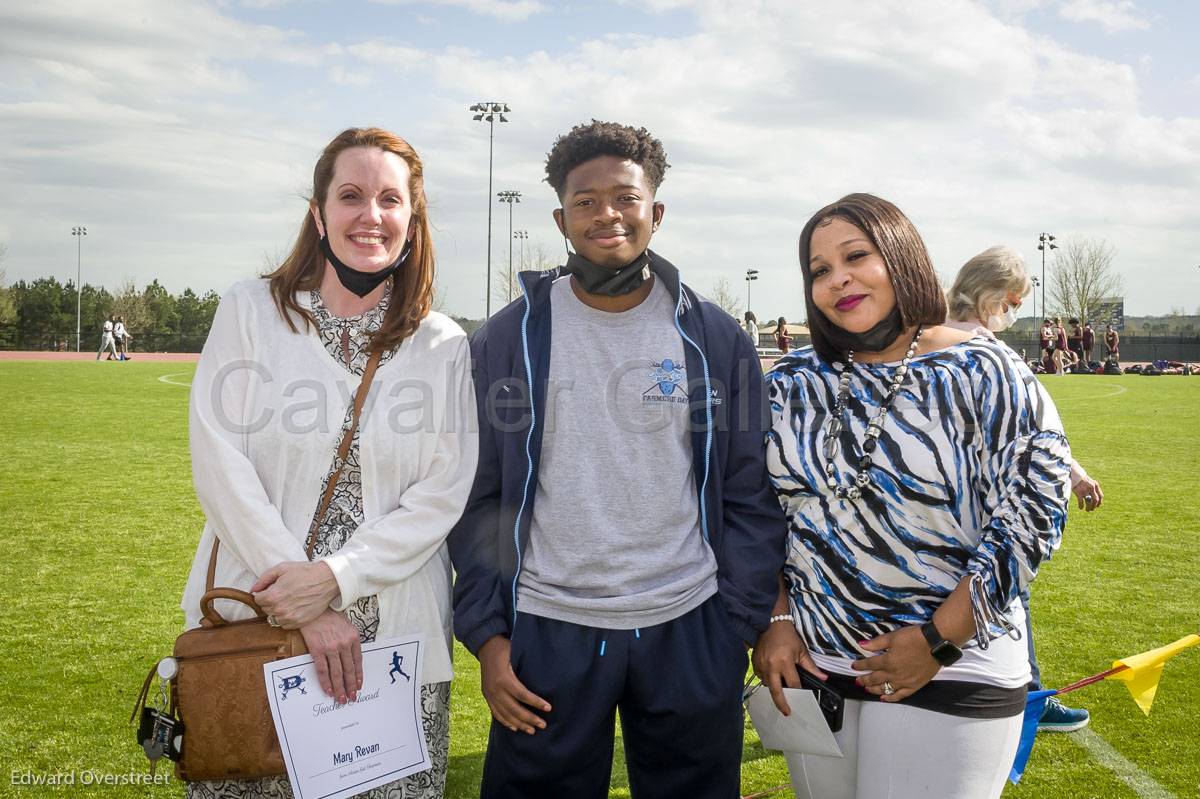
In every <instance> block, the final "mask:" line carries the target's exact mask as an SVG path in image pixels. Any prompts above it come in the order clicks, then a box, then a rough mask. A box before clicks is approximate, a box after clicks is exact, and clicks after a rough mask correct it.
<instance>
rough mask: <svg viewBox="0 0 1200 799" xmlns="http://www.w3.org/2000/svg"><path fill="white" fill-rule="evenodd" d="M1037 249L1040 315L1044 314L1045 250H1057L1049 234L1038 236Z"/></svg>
mask: <svg viewBox="0 0 1200 799" xmlns="http://www.w3.org/2000/svg"><path fill="white" fill-rule="evenodd" d="M1038 249H1039V250H1041V251H1042V314H1043V315H1045V314H1046V250H1048V249H1049V250H1057V249H1058V245H1057V244H1055V243H1054V237H1053V236H1051V235H1050V234H1049V233H1043V234H1041V235H1040V236H1038Z"/></svg>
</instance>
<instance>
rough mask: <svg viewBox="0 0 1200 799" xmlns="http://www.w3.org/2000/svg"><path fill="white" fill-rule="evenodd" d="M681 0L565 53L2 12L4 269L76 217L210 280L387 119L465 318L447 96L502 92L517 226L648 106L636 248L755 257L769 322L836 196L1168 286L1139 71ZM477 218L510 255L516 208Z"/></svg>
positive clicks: (927, 13) (1000, 17) (251, 256)
mask: <svg viewBox="0 0 1200 799" xmlns="http://www.w3.org/2000/svg"><path fill="white" fill-rule="evenodd" d="M997 1H999V0H997ZM664 2H669V0H664ZM1012 2H1017V0H1012ZM1018 4H1019V3H1018ZM692 5H693V8H692V11H691V12H690V13H692V14H694V20H693V22H694V24H692V25H690V26H688V32H687V33H685V34H681V33H678V32H675V33H672V32H667V31H660V30H654V29H652V28H648V27H647V26H645V25H644V24H643V25H641V27H640V28H639V30H638V32H637V33H629V34H613V35H608V36H593V37H590V38H589V37H586V36H579V32H578V31H577V30H576V31H574V33H575V34H576V35H577V36H578V38H577V39H576V40H575V41H573V42H572V43H571V46H570V47H569V48H562V49H561V50H546V51H534V52H524V53H520V54H518V55H514V56H500V55H498V54H497V52H496V51H491V50H487V49H474V48H468V47H462V46H446V47H431V46H429V45H426V44H423V43H422V42H421V40H420V39H419V38H413V37H411V36H407V35H403V34H400V33H397V34H396V35H395V36H391V35H389V34H388V31H389V30H390V29H389V28H388V27H386V26H384V27H381V28H380V29H379V33H378V34H377V35H376V36H373V37H372V38H369V39H365V40H356V41H343V42H332V41H328V40H327V38H323V33H322V32H321V31H313V32H311V33H303V32H297V31H290V30H286V29H282V28H273V27H262V26H255V25H249V24H246V23H244V22H240V21H238V20H236V19H235V18H233V17H232V16H228V15H223V14H222V13H219V12H218V11H214V10H212V9H211V8H210V7H207V6H203V5H198V4H197V5H191V4H189V3H187V2H185V0H178V2H177V3H175V4H173V5H171V6H170V7H169V8H167V9H165V10H158V9H159V7H158V6H157V5H151V4H149V2H148V0H146V2H145V4H144V5H134V6H130V7H129V8H130V10H129V11H128V12H126V11H125V10H123V9H124V6H122V10H119V11H117V12H114V13H113V14H111V15H109V16H108V17H105V18H103V19H100V20H99V21H97V22H96V24H95V26H94V28H93V26H92V25H91V23H90V22H86V23H85V22H84V20H88V19H90V17H92V16H98V17H99V16H103V15H99V14H97V13H95V12H92V11H85V12H80V13H74V14H73V12H71V11H70V9H71V8H73V6H72V5H69V4H66V3H63V4H59V5H50V6H47V7H43V6H27V7H21V8H19V9H15V10H9V9H5V10H4V11H0V151H2V152H5V158H4V160H3V162H2V163H0V179H2V180H3V183H4V185H5V187H6V191H5V192H4V193H0V240H5V241H8V242H9V244H10V258H9V263H8V268H9V277H10V278H12V279H16V278H18V277H22V276H25V275H26V274H36V273H39V272H40V273H42V274H45V273H46V272H48V271H50V270H51V269H52V268H54V265H55V264H57V263H59V261H60V260H61V258H59V256H58V255H56V252H57V251H56V250H55V249H54V248H55V246H56V245H54V244H53V242H56V241H57V239H58V238H61V237H62V234H63V231H69V229H70V226H71V225H72V224H88V225H89V229H90V230H91V229H92V228H93V227H94V228H95V230H96V233H97V235H96V236H95V237H94V238H93V237H91V236H89V241H88V243H87V246H89V247H91V248H92V251H93V255H92V263H93V264H96V265H97V266H96V268H97V269H99V268H100V267H99V264H105V263H106V264H108V266H107V267H106V268H107V269H108V272H109V273H111V274H117V275H124V274H129V273H131V272H132V273H133V274H134V276H135V277H136V278H137V279H138V281H139V282H146V281H148V280H149V279H150V278H151V277H154V276H158V277H160V278H162V279H163V282H164V283H165V284H166V285H168V287H171V288H173V289H179V288H182V286H183V285H185V284H188V283H191V285H193V287H195V288H198V289H205V288H217V289H224V288H225V287H226V286H228V285H229V284H230V283H232V282H233V280H235V279H237V278H239V277H243V276H246V275H247V274H252V273H254V272H255V271H257V270H258V269H259V268H260V267H261V263H260V256H261V254H262V253H263V252H276V251H279V250H283V249H286V247H287V245H288V243H289V241H290V237H291V236H292V235H294V230H295V226H296V223H297V222H298V220H299V218H300V215H301V214H302V213H303V201H302V199H301V197H300V195H301V194H302V193H303V191H304V190H305V186H306V183H307V182H308V180H310V177H311V169H312V163H313V160H314V158H315V156H316V153H317V152H318V151H319V150H320V148H321V147H322V146H323V145H324V144H325V142H326V141H327V140H328V139H329V138H330V137H331V136H332V135H333V134H334V133H335V132H336V131H337V130H339V129H340V128H341V127H344V126H346V125H348V124H380V125H383V126H385V127H390V128H392V129H395V130H396V131H397V132H399V133H401V135H403V136H405V137H406V138H408V139H409V140H410V141H412V142H413V144H414V145H415V146H416V147H417V148H418V150H419V151H420V152H421V153H422V156H423V157H424V158H425V161H426V176H427V186H428V190H429V195H430V203H431V213H432V216H433V221H434V226H435V229H436V236H437V247H438V253H439V270H440V277H439V284H440V286H441V287H442V289H443V290H444V291H445V292H446V297H447V300H448V309H449V310H451V311H455V312H459V313H465V314H470V315H479V314H480V313H481V312H482V306H483V302H482V297H483V291H482V289H481V283H482V280H483V270H484V263H485V260H486V251H485V244H484V241H485V236H486V232H485V228H484V225H485V221H484V220H485V219H486V212H487V208H488V202H489V200H490V199H491V198H489V197H488V196H487V179H486V175H487V163H488V160H487V159H488V126H487V125H486V124H484V125H480V124H477V123H473V122H471V120H470V113H469V112H468V111H467V106H468V105H470V104H471V103H473V102H475V101H477V100H480V99H499V100H503V101H506V102H508V103H509V104H510V105H511V106H512V108H513V113H512V114H511V115H509V116H510V119H511V121H510V122H509V123H508V124H505V125H497V126H496V130H495V185H494V189H495V190H500V189H502V188H515V189H518V190H520V191H522V192H523V194H524V197H523V198H522V203H521V205H520V206H518V207H517V208H516V209H515V227H517V228H525V229H528V230H529V231H530V235H531V239H532V240H533V241H534V242H537V241H540V242H542V243H544V244H545V245H546V246H547V248H548V250H549V251H550V252H552V253H558V252H561V243H560V240H559V239H557V238H556V236H555V231H554V229H553V226H552V223H551V221H550V211H551V209H552V208H553V207H554V205H555V204H556V203H555V198H554V197H553V193H552V192H551V190H550V189H549V188H548V187H547V186H545V185H544V184H543V183H542V182H541V181H542V177H543V159H544V157H545V153H546V151H547V150H548V149H549V147H550V146H551V144H552V142H553V140H554V137H555V136H556V135H557V134H559V133H562V132H565V131H566V130H567V129H569V127H570V126H571V125H573V124H575V123H578V122H582V121H586V120H588V119H590V118H592V117H598V118H606V119H616V120H620V121H625V122H631V123H634V124H638V125H645V126H646V127H648V128H649V129H650V130H651V131H652V132H653V133H654V134H655V135H656V136H658V137H659V138H661V139H662V140H663V142H664V143H665V145H666V148H667V151H668V154H669V157H670V160H671V162H672V163H673V165H674V166H673V168H672V169H671V170H670V172H669V173H668V175H667V179H666V182H665V183H664V185H663V188H662V191H661V193H660V196H661V197H662V199H663V200H664V201H665V202H666V203H667V206H668V214H667V220H666V224H665V225H664V227H663V229H662V231H661V232H660V233H659V234H658V237H657V238H656V240H655V246H656V249H658V250H659V251H660V252H662V253H663V254H664V255H666V257H668V258H670V259H671V260H672V261H674V262H675V263H677V264H678V265H679V266H680V267H681V268H683V270H684V273H685V278H686V279H688V280H689V281H690V282H691V283H692V284H693V285H695V286H696V287H697V288H698V289H700V290H701V291H706V290H708V289H710V288H711V286H712V284H713V283H715V281H716V280H717V279H718V278H719V277H722V276H725V277H731V278H732V279H734V280H735V281H736V279H737V275H738V274H740V271H739V270H740V269H741V268H742V267H741V266H737V268H734V267H731V264H732V265H735V266H736V265H741V264H748V265H753V266H755V267H756V268H759V269H760V272H761V275H760V282H759V283H758V284H756V286H755V295H756V297H760V298H764V299H763V300H762V303H763V305H762V306H759V307H756V310H762V311H763V312H764V313H763V314H760V316H763V315H765V316H777V315H779V314H781V313H782V314H784V315H787V316H788V318H799V317H801V316H802V312H801V302H800V299H799V298H800V282H799V280H800V279H799V273H798V269H797V268H796V265H795V237H796V235H797V233H798V232H799V230H800V227H801V225H802V224H803V222H804V221H805V219H806V218H807V216H808V215H809V214H810V213H812V211H814V210H815V209H816V208H818V207H819V206H821V205H823V204H825V203H827V202H829V201H831V200H833V199H836V198H837V197H838V196H841V195H842V194H845V193H847V192H849V191H855V190H868V191H874V192H876V193H878V194H881V195H882V196H885V197H888V198H889V199H892V200H894V201H895V202H897V203H898V204H899V205H900V206H901V207H902V208H903V209H904V210H905V211H906V212H908V213H909V214H910V215H911V216H912V217H913V219H914V220H915V221H916V222H917V224H918V226H919V228H920V229H921V230H922V233H923V234H924V235H925V237H926V239H927V241H928V243H929V245H930V248H931V250H932V251H933V254H934V257H935V260H936V262H937V263H938V264H939V265H940V266H941V267H942V271H943V273H944V274H950V273H952V272H953V269H954V268H955V267H956V266H957V265H958V264H959V263H961V262H962V261H963V260H965V259H966V258H967V257H969V256H970V255H972V254H974V253H975V252H977V251H979V250H981V249H983V248H984V247H986V246H988V245H991V244H994V243H998V242H1004V243H1009V244H1012V245H1014V246H1017V247H1018V248H1020V249H1022V250H1023V251H1025V252H1026V254H1027V256H1028V257H1030V258H1033V257H1035V256H1036V251H1034V250H1033V245H1035V244H1036V242H1035V241H1033V240H1034V239H1035V238H1036V232H1037V231H1039V230H1041V229H1051V230H1053V231H1054V232H1055V233H1056V234H1061V235H1069V234H1071V233H1072V232H1078V233H1084V234H1088V235H1096V236H1101V237H1105V238H1109V239H1110V240H1112V241H1113V242H1114V243H1116V244H1117V246H1118V250H1119V253H1120V257H1119V263H1120V264H1121V265H1122V268H1124V269H1127V270H1129V272H1128V273H1129V274H1135V273H1137V274H1139V278H1138V279H1137V280H1127V284H1128V285H1129V290H1130V304H1129V307H1130V308H1138V309H1141V310H1139V311H1137V312H1141V311H1142V310H1146V309H1154V308H1155V305H1154V304H1155V303H1161V302H1163V301H1164V300H1162V298H1163V297H1169V296H1174V295H1175V294H1178V293H1180V292H1183V291H1186V290H1188V288H1187V286H1185V285H1184V284H1183V283H1181V282H1180V281H1181V280H1182V278H1179V277H1178V276H1177V275H1176V274H1175V273H1174V272H1173V271H1171V270H1170V269H1168V268H1166V267H1165V266H1162V264H1167V263H1169V262H1170V257H1171V254H1172V253H1175V252H1186V251H1192V252H1194V251H1196V250H1198V249H1200V219H1197V211H1196V209H1197V208H1200V115H1197V114H1196V113H1195V112H1192V111H1184V110H1181V111H1180V112H1179V114H1178V115H1177V116H1176V117H1174V118H1171V119H1163V118H1159V117H1155V116H1150V115H1147V114H1146V113H1145V112H1144V111H1143V110H1142V108H1141V102H1140V97H1141V94H1142V90H1143V87H1142V85H1141V84H1140V81H1142V80H1144V79H1145V77H1146V76H1145V75H1144V74H1143V71H1140V70H1139V69H1137V65H1136V63H1122V62H1120V61H1116V60H1111V59H1105V58H1099V57H1097V56H1095V55H1093V54H1089V53H1087V52H1081V51H1080V50H1078V49H1077V48H1075V47H1073V46H1070V45H1068V44H1066V43H1064V42H1063V41H1060V40H1056V39H1053V38H1050V37H1048V36H1046V35H1045V34H1042V33H1039V32H1037V31H1035V30H1032V29H1030V28H1029V27H1028V26H1027V23H1026V22H1025V21H1024V20H1023V19H1022V18H1017V17H1010V16H1008V15H1006V14H1004V13H1000V12H999V11H995V12H993V11H991V10H989V6H985V5H981V4H979V3H975V2H966V1H961V2H960V1H959V0H915V2H911V3H903V4H901V3H895V2H888V3H874V4H862V5H861V6H860V7H859V10H858V13H856V14H855V15H854V16H853V17H850V16H848V15H846V14H844V13H842V12H841V11H839V10H838V9H836V8H831V7H828V6H827V5H825V4H816V3H794V2H787V1H786V0H759V1H758V2H752V3H745V4H738V5H737V6H736V7H734V6H733V4H729V3H727V2H723V0H697V2H696V3H694V4H692ZM1025 5H1028V3H1026V4H1025ZM42 9H45V10H42ZM375 10H377V11H379V12H380V14H381V15H382V14H383V12H384V11H385V9H379V8H377V9H375ZM407 12H408V9H404V10H403V12H396V11H393V12H391V13H403V14H407ZM425 13H433V12H430V11H428V9H426V11H425ZM558 13H559V12H558V11H556V14H555V16H554V17H553V18H552V17H550V16H549V15H548V16H547V17H546V18H542V19H539V20H538V24H539V25H545V24H551V23H552V22H553V20H554V19H557V15H558ZM561 13H563V14H567V13H569V12H568V11H562V12H561ZM1034 16H1036V15H1034ZM256 18H257V17H256ZM643 19H644V18H643ZM439 27H444V26H443V25H439ZM551 38H553V37H551ZM450 41H454V39H453V38H451V39H450ZM560 41H562V39H559V40H557V41H555V42H554V44H556V45H557V44H558V43H559V42H560ZM481 48H482V46H481ZM506 51H507V50H506ZM280 72H284V73H286V76H285V77H284V78H283V79H277V78H276V79H272V78H271V77H270V76H272V75H273V74H274V73H280ZM1198 80H1200V76H1198ZM1197 85H1200V83H1198V84H1197ZM1176 90H1177V91H1178V87H1177V88H1176ZM1188 91H1189V92H1190V91H1192V89H1191V88H1190V87H1189V88H1188ZM1178 107H1179V108H1180V109H1190V108H1194V107H1195V104H1190V105H1189V104H1188V103H1185V102H1180V103H1179V104H1178ZM65 193H69V195H70V198H71V201H70V203H69V204H67V203H64V202H63V196H64V194H65ZM15 198H20V200H17V199H15ZM81 209H86V214H87V216H88V218H87V219H82V218H78V217H79V216H80V214H81V213H83V211H82V210H81ZM493 210H494V211H496V215H495V223H494V228H493V245H494V250H495V251H496V253H497V258H499V259H500V260H501V261H502V260H503V259H504V258H506V257H507V243H508V241H507V213H506V209H503V208H500V207H494V208H493ZM1031 232H1032V234H1031ZM39 240H45V241H47V242H51V243H50V244H44V245H41V244H38V243H37V242H38V241H39ZM66 244H67V245H69V244H70V241H69V240H67V242H66ZM39 246H41V247H42V250H41V252H42V254H41V255H38V256H36V257H35V256H33V255H30V253H34V252H35V251H36V250H37V248H38V247H39ZM104 247H110V248H111V249H110V251H109V252H108V253H107V254H105V252H104V249H103V248H104ZM72 254H73V253H72ZM85 255H86V253H85ZM106 258H107V259H108V260H105V259H106ZM86 261H87V259H86V258H85V266H86ZM493 265H494V266H495V262H494V264H493ZM23 270H25V271H23ZM1156 270H1157V271H1156ZM85 271H86V270H85ZM735 285H740V284H736V283H735ZM766 298H769V299H766ZM768 303H777V306H772V305H770V304H768ZM758 305H759V303H758V302H757V301H756V306H758ZM1159 310H1165V307H1163V308H1160V309H1159ZM1133 312H1135V311H1131V313H1133Z"/></svg>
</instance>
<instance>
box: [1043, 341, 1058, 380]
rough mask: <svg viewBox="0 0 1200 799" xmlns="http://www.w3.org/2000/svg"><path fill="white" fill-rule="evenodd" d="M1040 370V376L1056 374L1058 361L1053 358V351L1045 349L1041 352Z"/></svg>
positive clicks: (1048, 348)
mask: <svg viewBox="0 0 1200 799" xmlns="http://www.w3.org/2000/svg"><path fill="white" fill-rule="evenodd" d="M1039 365H1040V366H1041V368H1042V374H1046V375H1056V374H1058V359H1057V358H1055V357H1054V350H1053V349H1051V348H1050V347H1046V348H1044V349H1043V350H1042V360H1041V361H1040V362H1039Z"/></svg>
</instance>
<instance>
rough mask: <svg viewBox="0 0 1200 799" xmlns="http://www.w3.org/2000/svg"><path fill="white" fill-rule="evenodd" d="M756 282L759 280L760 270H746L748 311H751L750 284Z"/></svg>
mask: <svg viewBox="0 0 1200 799" xmlns="http://www.w3.org/2000/svg"><path fill="white" fill-rule="evenodd" d="M754 280H758V270H757V269H747V270H746V310H747V311H749V310H750V283H751V281H754Z"/></svg>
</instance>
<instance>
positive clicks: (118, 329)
mask: <svg viewBox="0 0 1200 799" xmlns="http://www.w3.org/2000/svg"><path fill="white" fill-rule="evenodd" d="M113 338H114V339H116V342H117V351H118V352H120V353H121V356H120V358H119V360H122V361H128V360H130V358H129V342H130V339H131V338H132V336H130V335H129V330H127V329H126V327H125V317H124V316H118V317H117V323H116V324H115V325H114V326H113Z"/></svg>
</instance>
